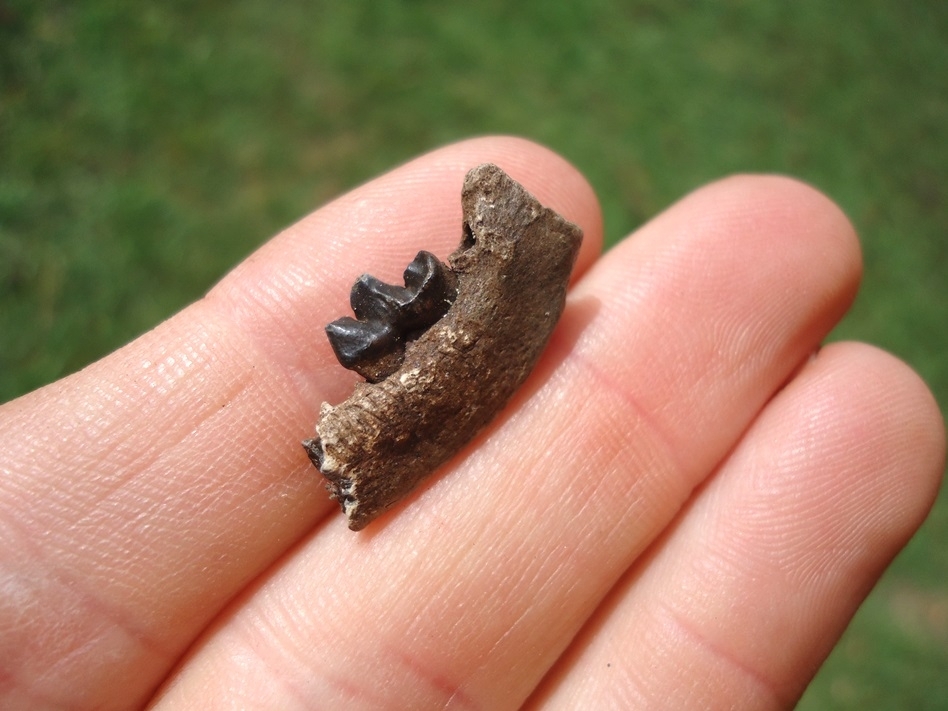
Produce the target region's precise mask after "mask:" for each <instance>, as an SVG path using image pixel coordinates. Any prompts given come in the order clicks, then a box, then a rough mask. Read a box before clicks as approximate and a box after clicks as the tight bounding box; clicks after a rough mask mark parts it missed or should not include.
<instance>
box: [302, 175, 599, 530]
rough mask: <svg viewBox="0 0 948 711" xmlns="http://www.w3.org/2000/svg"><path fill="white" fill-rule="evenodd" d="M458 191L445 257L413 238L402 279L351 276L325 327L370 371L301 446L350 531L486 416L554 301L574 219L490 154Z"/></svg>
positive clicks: (537, 342) (571, 246)
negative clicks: (344, 310)
mask: <svg viewBox="0 0 948 711" xmlns="http://www.w3.org/2000/svg"><path fill="white" fill-rule="evenodd" d="M461 205H462V208H463V213H464V224H463V237H462V239H461V244H460V246H459V247H458V249H457V250H456V251H455V252H454V254H452V255H451V256H450V257H449V258H448V263H449V265H450V266H448V267H446V266H445V265H443V264H441V263H440V262H439V261H438V260H437V258H436V257H434V255H432V254H430V253H429V252H419V254H418V256H417V257H416V258H415V260H414V261H413V262H412V263H411V264H410V265H409V266H408V268H407V269H406V271H405V286H404V287H400V286H392V285H389V284H384V283H382V282H380V281H379V280H377V279H375V278H374V277H371V276H369V275H364V276H362V277H360V278H359V280H358V281H356V283H355V285H354V286H353V288H352V294H351V298H350V301H351V302H352V307H353V311H354V312H355V315H356V319H352V318H349V317H344V318H341V319H338V320H336V321H334V322H332V323H331V324H329V326H327V329H326V330H327V333H328V335H329V338H330V342H331V343H332V346H333V350H334V351H335V352H336V355H337V357H338V358H339V360H340V362H341V363H342V364H343V365H344V366H346V367H347V368H351V369H353V370H356V371H357V372H359V373H360V374H361V375H363V377H365V378H366V379H367V381H369V382H365V383H359V384H357V385H356V386H355V390H354V392H353V394H352V395H351V396H350V397H349V399H348V400H346V401H345V402H343V403H341V404H339V405H336V406H332V405H329V404H328V403H324V404H323V406H322V409H321V412H320V418H319V422H318V424H317V425H316V436H315V437H314V438H312V439H309V440H307V441H305V442H304V443H303V446H304V447H305V448H306V451H307V453H308V454H309V457H310V459H311V460H312V461H313V463H314V464H315V465H316V466H317V467H318V468H319V470H320V471H321V472H322V473H323V475H324V476H325V477H326V480H327V488H328V489H329V491H330V492H331V495H332V497H333V498H335V499H337V500H338V501H339V503H340V504H341V506H342V510H343V511H344V512H345V514H346V516H347V517H348V520H349V528H351V529H352V530H354V531H358V530H360V529H361V528H363V527H364V526H366V524H368V523H369V522H370V521H372V519H374V518H375V517H377V516H378V515H379V514H381V513H382V512H383V511H385V510H386V509H388V508H389V507H390V506H392V505H393V504H395V503H396V502H397V501H398V500H399V499H401V498H402V497H403V496H405V495H406V494H407V493H408V492H409V491H411V490H412V489H413V488H414V487H415V486H416V485H417V484H418V483H419V482H420V481H421V480H422V479H423V478H424V477H425V476H427V475H428V474H430V473H431V472H432V471H434V470H435V469H436V468H437V467H438V466H439V465H440V464H442V463H443V462H444V461H445V460H447V459H448V458H450V457H451V456H452V455H453V454H454V453H455V452H457V451H458V449H460V448H461V447H462V446H463V445H464V444H465V443H467V442H468V441H469V440H470V439H471V438H473V437H474V435H475V434H476V433H477V432H478V431H479V430H480V429H481V428H482V427H484V425H486V424H487V423H488V422H490V420H491V419H493V417H494V416H495V415H496V414H497V413H498V412H499V411H500V410H501V409H502V408H503V406H504V405H505V404H506V403H507V401H508V400H509V399H510V397H511V395H513V393H514V391H515V390H516V389H517V387H518V386H519V385H520V384H521V383H522V382H523V381H524V380H525V379H526V377H527V375H528V374H529V373H530V371H531V370H532V369H533V366H534V365H535V364H536V362H537V359H538V358H539V356H540V353H541V352H542V351H543V349H544V347H545V346H546V343H547V341H548V340H549V337H550V334H551V333H552V331H553V327H554V326H555V325H556V322H557V320H558V319H559V317H560V314H561V313H562V311H563V306H564V303H565V299H566V287H567V284H568V282H569V275H570V272H571V270H572V267H573V264H574V262H575V261H576V255H577V253H578V251H579V245H580V242H581V241H582V231H581V230H580V229H579V228H578V227H577V226H576V225H574V224H572V223H570V222H567V221H566V220H564V219H563V218H562V217H560V216H559V215H557V214H556V213H555V212H553V211H552V210H550V209H548V208H545V207H543V206H542V205H540V203H539V202H537V200H536V199H535V198H534V197H533V196H532V195H530V194H529V193H527V192H526V191H525V190H524V189H523V188H522V187H521V186H520V185H519V184H518V183H516V182H514V181H513V180H512V179H511V178H510V177H509V176H508V175H507V174H506V173H504V172H503V171H502V170H501V169H500V168H498V167H497V166H495V165H491V164H484V165H480V166H478V167H477V168H474V169H473V170H471V171H470V172H469V173H468V174H467V176H466V178H465V180H464V186H463V188H462V191H461Z"/></svg>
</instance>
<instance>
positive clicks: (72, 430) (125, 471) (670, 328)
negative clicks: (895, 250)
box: [0, 138, 944, 709]
mask: <svg viewBox="0 0 948 711" xmlns="http://www.w3.org/2000/svg"><path fill="white" fill-rule="evenodd" d="M486 161H491V162H495V163H497V164H499V165H500V166H501V167H503V168H504V169H505V170H506V171H507V172H509V173H510V174H511V175H512V176H513V177H514V178H515V179H516V180H518V181H519V182H521V183H523V184H524V186H525V187H526V188H527V189H528V190H529V191H530V192H532V193H533V194H534V195H536V196H537V198H538V199H539V200H540V201H541V202H542V203H544V204H546V205H549V206H550V207H552V208H553V209H555V210H557V211H558V212H560V213H561V214H563V215H564V216H565V217H566V218H567V219H570V220H572V221H574V222H576V223H578V224H579V225H580V226H581V227H582V228H583V229H584V231H585V234H586V238H585V242H584V245H583V248H582V253H581V255H580V258H579V262H578V264H577V267H576V272H575V275H574V284H573V288H572V291H571V295H570V298H569V300H568V302H567V309H566V312H565V313H564V316H563V319H562V321H561V323H560V325H559V326H558V328H557V331H556V332H555V333H554V336H553V339H552V341H551V343H550V346H549V347H548V349H547V351H546V353H545V354H544V356H543V358H542V359H541V361H540V363H539V365H538V367H537V369H536V371H535V372H534V373H533V374H532V375H531V377H530V379H529V380H528V381H527V383H526V384H525V385H524V386H523V388H522V389H521V390H520V391H519V392H518V393H517V395H516V396H515V398H514V400H513V401H512V402H511V403H510V404H509V406H508V407H507V408H506V410H505V411H504V412H503V413H502V414H501V416H500V417H499V419H498V420H497V421H496V422H494V423H493V424H492V425H491V426H490V427H489V428H488V430H487V431H485V432H482V433H481V434H480V435H479V436H478V437H477V439H476V440H475V441H474V442H473V443H472V444H471V445H470V446H468V447H467V448H466V449H465V450H463V451H462V452H460V453H459V454H458V455H457V456H456V457H455V458H454V459H453V460H452V461H451V462H449V463H448V465H446V466H445V467H443V468H442V469H441V470H440V471H439V472H438V473H437V474H436V475H435V476H433V477H431V478H430V479H428V480H427V482H426V483H425V484H424V485H423V486H422V487H421V488H420V489H419V490H418V491H416V492H415V493H414V494H413V495H412V496H411V497H409V499H408V501H407V502H405V503H403V504H401V505H399V506H397V507H396V508H394V509H393V510H392V511H390V512H388V513H387V514H386V515H385V516H383V517H382V518H381V519H379V520H378V521H376V522H375V523H373V524H372V525H371V526H369V528H368V529H366V530H365V531H363V532H362V533H359V534H355V533H352V532H350V531H349V530H348V529H347V528H346V522H345V518H344V517H343V516H342V515H341V514H340V513H339V512H338V507H337V506H336V504H335V503H334V502H330V501H329V500H328V498H327V495H326V492H325V490H324V489H323V485H322V480H321V477H320V476H319V474H318V473H317V472H316V470H315V469H313V468H312V466H311V464H310V463H309V461H308V460H307V458H306V455H305V453H304V451H303V449H302V447H301V446H300V441H301V440H302V439H304V438H306V437H308V436H310V435H311V434H312V428H313V425H314V423H315V421H316V418H317V412H318V408H319V405H320V403H321V402H323V401H328V402H331V403H336V402H339V401H341V400H343V399H344V398H345V397H346V396H347V394H348V392H349V390H350V389H351V387H352V384H353V382H355V380H356V377H355V376H354V375H353V374H351V373H347V372H345V371H343V370H342V369H341V367H340V366H339V365H338V364H337V363H336V361H335V359H334V357H333V355H332V352H331V349H330V347H329V344H328V342H327V341H326V338H325V336H324V334H323V327H324V325H325V324H326V323H327V322H329V321H331V320H332V319H334V318H336V317H338V316H340V315H342V314H343V313H344V312H345V311H346V304H347V297H348V290H349V287H350V285H351V283H352V281H353V279H354V278H355V277H356V276H358V275H359V274H360V273H362V272H364V271H368V272H371V273H373V274H375V275H376V276H378V277H380V278H383V279H386V280H388V281H395V280H396V279H397V278H398V276H399V275H400V273H401V270H402V269H403V268H404V265H405V264H406V263H407V262H408V261H409V260H410V259H411V258H412V257H413V256H414V254H415V253H416V252H417V250H419V249H429V250H431V251H434V252H435V253H436V254H438V255H439V256H441V257H444V256H445V255H446V254H448V253H449V252H450V251H451V250H452V249H453V247H454V246H455V244H456V242H457V241H458V239H459V235H460V219H461V217H460V204H459V199H458V195H459V190H460V185H461V180H462V178H463V175H464V173H465V171H466V170H467V169H468V168H470V167H471V166H473V165H476V164H478V163H481V162H486ZM601 231H602V230H601V222H600V217H599V212H598V206H597V204H596V200H595V197H594V196H593V193H592V191H591V189H590V188H589V186H588V185H587V184H586V182H585V181H584V180H583V179H582V177H580V176H579V175H578V174H577V173H576V172H575V170H573V169H572V168H571V167H569V166H568V165H567V164H565V163H564V162H563V161H562V160H561V159H559V158H558V157H556V156H554V155H553V154H551V153H549V152H548V151H546V150H544V149H542V148H539V147H537V146H535V145H533V144H529V143H526V142H524V141H520V140H516V139H501V138H491V139H480V140H475V141H468V142H465V143H462V144H458V145H455V146H450V147H448V148H445V149H442V150H440V151H437V152H435V153H433V154H430V155H427V156H424V157H422V158H419V159H418V160H416V161H414V162H412V163H410V164H408V165H406V166H404V167H402V168H399V169H398V170H396V171H394V172H392V173H390V174H388V175H385V176H383V177H381V178H379V179H377V180H375V181H373V182H371V183H369V184H367V185H365V186H363V187H361V188H359V189H357V190H355V191H353V192H352V193H350V194H348V195H346V196H344V197H342V198H340V199H338V200H336V201H335V202H333V203H331V204H330V205H327V206H326V207H324V208H322V209H321V210H319V211H317V212H316V213H314V214H312V215H310V216H309V217H307V218H305V219H304V220H302V221H301V222H300V223H298V224H297V225H294V226H293V227H291V228H289V229H288V230H286V231H285V232H284V233H282V234H281V235H279V236H278V237H276V238H275V239H273V240H272V241H271V242H269V243H268V244H266V245H264V246H263V247H262V248H261V249H260V250H259V251H258V252H256V253H255V254H254V255H252V256H251V257H250V258H249V259H247V260H246V261H245V262H244V263H243V264H241V265H240V266H239V267H238V268H237V269H236V270H234V272H233V273H231V274H230V275H228V276H227V277H226V278H225V279H224V280H223V281H222V282H221V283H220V284H219V285H218V286H217V287H215V288H214V289H213V290H212V291H211V292H210V294H209V295H208V296H207V297H206V298H205V299H203V300H202V301H200V302H198V303H195V304H194V305H192V306H191V307H189V308H187V309H185V310H184V311H182V312H181V313H180V314H178V315H176V316H175V317H173V318H172V319H170V320H168V321H167V322H165V323H163V324H161V325H160V326H158V327H157V328H155V329H154V330H153V331H151V332H149V333H147V334H145V335H144V336H142V337H141V338H139V339H138V340H136V341H134V342H133V343H131V344H129V345H128V346H126V347H125V348H123V349H121V350H119V351H117V352H116V353H114V354H112V355H111V356H109V357H107V358H105V359H103V360H102V361H100V362H98V363H95V364H93V365H91V366H90V367H88V368H86V369H85V370H83V371H81V372H79V373H77V374H75V375H73V376H70V377H68V378H65V379H64V380H62V381H60V382H58V383H54V384H52V385H50V386H48V387H46V388H43V389H41V390H38V391H36V392H34V393H32V394H30V395H27V396H25V397H22V398H20V399H18V400H15V401H13V402H10V403H7V404H6V405H4V406H3V407H2V409H0V449H2V456H0V467H2V472H3V474H2V480H0V556H2V558H0V655H2V656H0V659H2V662H0V679H2V684H0V706H2V707H3V708H5V709H15V708H70V709H91V708H97V709H124V708H133V707H137V706H141V705H143V704H146V703H149V701H151V702H153V703H154V705H155V707H156V708H159V709H176V708H182V709H195V708H241V709H246V708H277V709H294V708H346V709H356V708H379V707H385V708H405V709H425V708H458V709H469V708H470V709H473V708H483V709H503V708H514V707H520V706H525V707H527V708H544V709H554V708H569V709H576V708H596V709H602V708H682V709H683V708H737V707H741V708H784V707H788V706H791V705H792V704H793V703H794V702H795V700H796V699H797V698H798V697H799V695H800V694H801V693H802V691H803V689H804V688H805V686H806V684H807V682H808V681H809V679H810V678H811V677H812V675H813V674H814V673H815V671H816V669H817V668H818V666H819V664H820V663H821V661H822V660H823V659H824V658H825V656H826V655H827V654H828V653H829V651H830V650H831V648H832V646H833V645H834V643H835V642H836V640H837V639H838V637H839V635H840V634H841V632H842V631H843V629H844V628H845V626H846V624H847V622H848V620H849V619H850V617H851V615H852V614H853V613H854V612H855V610H856V608H857V606H858V605H859V604H860V602H861V601H862V599H863V598H864V597H865V595H866V594H867V593H868V591H869V590H870V588H871V586H872V585H873V583H874V582H875V580H876V579H877V578H878V576H879V575H880V574H881V572H882V571H883V569H884V568H885V566H886V565H887V564H888V563H889V561H890V560H891V559H892V557H893V556H894V555H895V554H896V553H897V552H898V550H899V549H900V548H901V547H902V546H903V545H904V544H905V542H906V541H907V540H908V538H909V537H910V536H911V535H912V533H913V532H914V531H915V529H916V528H917V527H918V526H919V524H920V523H921V521H922V520H923V518H924V516H925V514H926V513H927V511H928V508H929V506H930V505H931V503H932V500H933V497H934V496H935V493H936V490H937V487H938V483H939V476H940V473H941V469H942V462H943V457H944V441H943V435H944V431H943V428H942V424H941V419H940V415H939V412H938V409H937V407H936V405H935V403H934V401H933V399H932V397H931V395H930V394H929V393H928V391H927V390H926V388H925V387H924V385H923V384H922V383H921V382H920V381H919V379H918V378H917V377H916V376H915V375H914V374H913V373H912V372H911V371H910V370H909V369H908V368H907V367H906V366H905V365H903V364H902V363H900V362H898V361H897V360H895V359H894V358H892V357H890V356H888V355H886V354H884V353H881V352H879V351H877V350H875V349H873V348H871V347H868V346H864V345H859V344H851V343H846V344H835V345H832V346H829V347H826V348H823V349H819V344H820V341H821V340H822V339H823V337H824V336H825V335H826V334H827V332H828V331H829V330H830V329H831V328H832V326H833V325H834V324H835V323H836V322H837V320H838V319H839V318H840V317H841V316H842V314H843V313H844V312H845V311H846V309H847V307H848V306H849V304H850V301H851V299H852V298H853V296H854V294H855V291H856V287H857V282H858V277H859V270H860V266H859V252H858V245H857V242H856V239H855V236H854V235H853V232H852V229H851V227H850V225H849V224H848V222H847V221H846V219H845V218H844V216H843V215H842V214H841V213H840V211H839V210H838V209H837V208H836V207H835V206H833V205H832V204H831V203H830V202H829V201H828V200H826V199H825V198H824V197H822V196H821V195H819V194H818V193H816V192H815V191H813V190H812V189H810V188H808V187H805V186H803V185H801V184H799V183H797V182H794V181H792V180H788V179H785V178H776V177H736V178H730V179H727V180H723V181H721V182H718V183H715V184H712V185H710V186H708V187H705V188H703V189H701V190H699V191H697V192H696V193H694V194H692V195H689V196H688V197H686V198H684V199H683V200H682V201H681V202H679V203H678V204H676V205H674V206H672V207H671V208H670V209H669V210H667V211H666V212H665V213H663V214H661V215H659V216H658V217H657V218H655V219H654V220H653V221H651V222H650V223H648V224H647V225H645V226H644V227H643V228H642V229H640V230H639V231H638V232H637V233H636V234H635V235H633V236H632V237H631V238H629V239H627V240H625V241H624V242H623V243H621V244H620V245H618V246H617V247H615V248H614V249H612V250H611V251H609V252H607V253H606V254H605V255H602V256H599V253H600V248H601V240H602V234H601ZM156 690H157V692H156ZM156 693H157V695H156Z"/></svg>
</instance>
